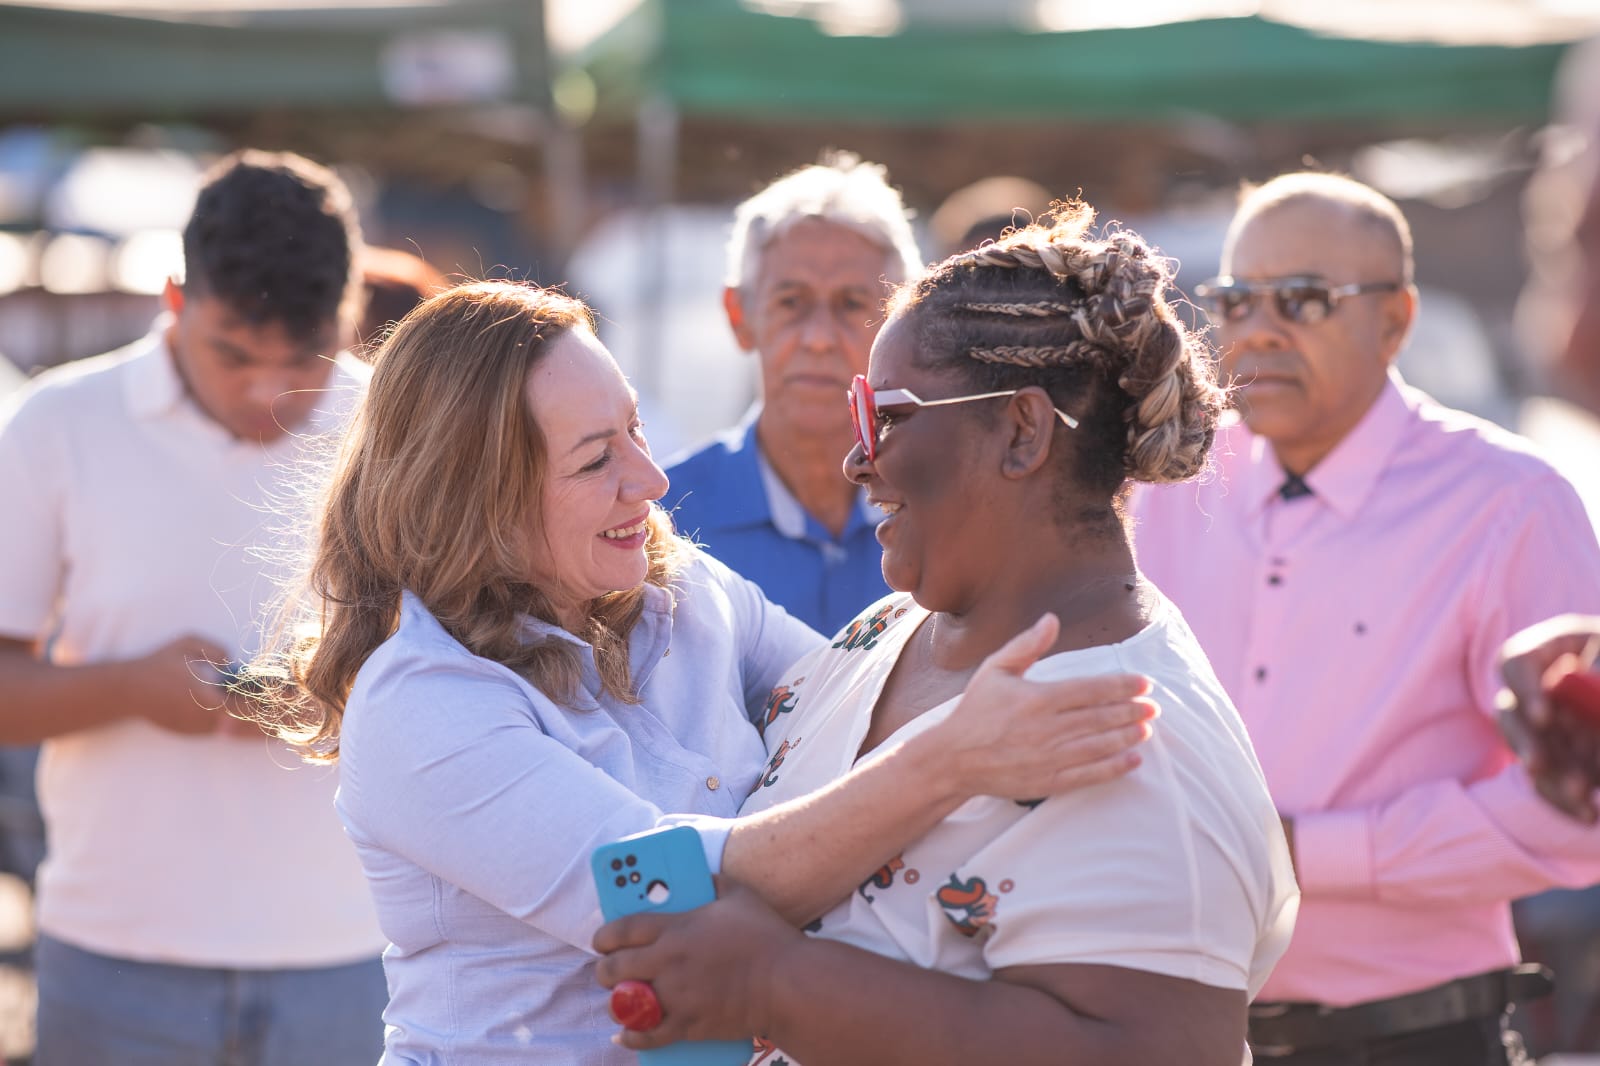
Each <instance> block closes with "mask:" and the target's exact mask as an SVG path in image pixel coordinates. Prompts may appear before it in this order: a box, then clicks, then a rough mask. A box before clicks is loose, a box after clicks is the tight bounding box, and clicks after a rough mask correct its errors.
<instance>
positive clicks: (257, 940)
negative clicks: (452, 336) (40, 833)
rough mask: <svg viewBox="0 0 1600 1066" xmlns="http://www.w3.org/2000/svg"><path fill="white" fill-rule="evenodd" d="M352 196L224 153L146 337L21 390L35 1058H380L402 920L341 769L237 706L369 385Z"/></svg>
mask: <svg viewBox="0 0 1600 1066" xmlns="http://www.w3.org/2000/svg"><path fill="white" fill-rule="evenodd" d="M359 239H360V238H359V232H358V230H357V228H356V223H355V220H354V215H353V212H352V208H351V204H350V200H349V194H348V192H347V191H346V190H345V188H344V186H343V185H342V183H340V182H339V181H338V179H337V178H336V177H335V176H334V175H333V174H332V173H331V172H329V171H327V170H325V169H324V168H322V167H319V166H316V165H315V164H312V163H310V162H308V161H306V160H303V159H300V158H298V157H294V156H287V155H284V156H276V155H267V154H264V153H244V154H242V155H238V156H234V157H230V158H229V159H228V160H226V161H224V162H223V163H222V164H220V165H219V167H218V168H217V169H216V170H214V171H213V172H212V173H211V174H210V175H209V176H208V178H207V181H206V184H205V186H204V187H203V188H202V190H201V192H200V196H199V200H198V202H197V204H196V207H195V210H194V214H193V216H192V217H191V219H190V221H189V224H188V227H187V228H186V230H185V232H184V257H185V265H186V277H185V280H184V281H183V283H182V284H181V285H179V284H177V283H175V282H174V283H169V285H168V288H167V291H166V296H165V300H166V304H167V308H168V311H169V312H170V316H169V317H167V318H165V319H163V320H162V321H160V322H158V323H157V328H156V329H155V330H154V331H153V332H152V333H151V334H150V335H149V336H147V337H145V338H144V339H143V340H141V341H137V342H135V343H134V344H132V345H129V346H128V347H127V348H124V349H122V350H121V351H118V352H113V353H111V354H109V355H105V356H100V357H97V358H95V359H92V360H87V361H85V362H82V363H79V364H73V365H68V366H65V367H62V368H59V369H57V370H55V371H52V372H49V373H46V374H44V375H42V376H40V377H39V378H38V379H37V380H36V381H34V382H33V383H31V384H30V385H29V386H28V387H26V388H24V389H23V390H22V391H21V392H20V393H19V394H17V395H16V396H14V397H12V398H11V399H10V401H8V405H7V407H6V408H5V409H4V410H3V411H0V500H4V507H5V512H6V519H5V521H4V522H0V742H4V743H13V744H20V743H30V742H36V741H41V740H42V741H43V742H44V752H43V756H42V759H41V765H40V769H39V794H40V800H41V806H42V809H43V812H44V816H45V822H46V827H47V835H48V852H47V855H46V858H45V862H44V864H43V866H42V867H41V868H40V872H39V882H38V925H39V931H40V938H39V943H38V946H37V951H36V963H37V971H38V979H39V1026H38V1049H37V1053H36V1056H35V1059H34V1061H35V1063H36V1064H37V1066H86V1064H90V1063H116V1064H118V1066H157V1064H161V1066H177V1064H183V1066H210V1064H216V1066H223V1064H228V1066H235V1064H237V1066H280V1064H282V1066H289V1064H301V1063H312V1062H315V1063H325V1064H330V1066H342V1064H346V1063H348V1064H350V1066H356V1064H361V1066H370V1064H371V1063H372V1062H373V1061H375V1060H376V1059H377V1057H378V1055H379V1053H380V1051H381V1048H382V1021H381V1012H382V1008H383V1003H384V1001H385V991H384V985H383V977H382V970H381V963H380V962H379V953H380V951H381V949H382V946H383V943H384V939H383V937H382V935H381V934H380V933H379V931H378V929H377V925H376V921H375V918H374V915H373V911H372V906H371V902H370V900H369V898H368V896H367V891H366V886H365V883H364V881H363V880H362V876H361V871H360V869H359V867H358V864H357V862H356V858H355V853H354V849H353V848H352V847H351V846H350V844H349V842H348V841H347V840H346V839H345V838H344V836H343V834H342V832H341V831H340V828H339V824H338V820H337V818H336V817H335V816H334V812H333V806H332V801H333V792H334V784H335V778H334V776H333V775H332V773H331V772H330V771H328V770H324V769H310V768H306V767H304V766H301V765H299V762H298V760H297V759H296V758H295V757H294V756H293V755H292V754H290V753H289V751H288V750H287V749H286V748H283V747H282V746H280V745H278V744H276V743H269V742H268V741H267V739H266V738H265V737H263V736H262V735H261V734H260V732H259V731H258V730H256V729H255V727H253V726H246V725H245V724H244V723H241V722H238V721H236V720H234V719H231V718H229V717H228V715H227V713H226V711H227V708H226V707H225V706H224V704H225V700H224V698H223V690H222V689H221V688H219V687H218V681H219V680H220V678H221V676H222V675H221V671H219V669H218V665H221V664H227V663H230V662H237V661H241V660H243V659H244V658H245V657H246V656H247V655H248V654H249V653H250V652H251V651H252V650H253V649H254V645H255V644H256V643H257V642H256V640H255V638H254V637H253V636H252V634H253V631H254V629H255V625H256V623H257V620H258V616H259V613H260V610H261V607H262V606H263V604H264V603H265V601H266V599H267V597H269V596H270V595H271V593H272V589H273V587H274V581H273V574H272V572H271V568H270V567H268V566H266V565H265V564H264V562H263V559H262V557H261V555H260V554H259V552H260V549H261V548H262V547H263V546H264V545H266V544H267V543H268V542H269V541H270V540H271V537H272V527H273V525H274V519H272V518H271V517H270V511H269V508H270V505H271V504H272V503H274V502H278V501H279V500H280V499H281V498H282V497H283V496H284V495H285V494H286V493H287V492H288V491H289V489H290V484H289V478H290V477H291V476H292V474H293V472H294V465H295V463H296V461H297V459H298V458H299V457H300V455H301V452H300V449H301V447H302V446H303V445H305V444H306V443H308V442H315V441H316V440H317V439H318V438H320V437H323V436H324V435H325V434H328V433H330V432H333V431H335V430H337V429H338V428H339V427H340V425H341V421H342V419H341V409H342V408H343V407H344V405H345V401H346V400H347V399H348V398H349V397H350V395H351V394H352V393H354V392H356V391H357V390H359V388H360V387H361V377H360V374H359V372H358V370H356V369H353V368H354V367H355V364H354V363H353V361H351V360H350V357H348V356H338V357H337V358H335V356H336V353H338V352H339V350H340V348H341V345H342V341H343V339H344V338H345V337H346V336H347V333H346V332H345V331H346V330H347V329H348V326H349V323H350V321H351V319H352V315H353V311H354V308H353V307H352V306H351V302H350V298H349V297H350V293H351V291H352V290H351V279H352V276H353V275H352V269H351V264H352V257H353V254H354V252H355V250H356V249H357V247H358V246H359Z"/></svg>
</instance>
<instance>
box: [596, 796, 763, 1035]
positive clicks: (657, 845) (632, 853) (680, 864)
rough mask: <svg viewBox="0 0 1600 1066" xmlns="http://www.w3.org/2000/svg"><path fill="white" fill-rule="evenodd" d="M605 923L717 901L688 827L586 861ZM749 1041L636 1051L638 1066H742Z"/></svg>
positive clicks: (631, 841) (653, 833) (613, 847)
mask: <svg viewBox="0 0 1600 1066" xmlns="http://www.w3.org/2000/svg"><path fill="white" fill-rule="evenodd" d="M589 866H590V869H592V870H593V871H594V886H595V890H596V891H597V892H598V893H599V894H600V913H601V914H602V915H604V916H605V919H606V921H608V922H609V921H614V920H616V919H618V918H621V917H622V916H623V915H625V914H638V913H639V912H640V911H659V912H662V913H667V914H677V913H681V912H683V911H690V910H694V909H695V908H696V907H702V906H704V905H705V904H707V903H710V902H711V901H712V900H714V899H716V898H717V890H716V886H715V885H714V884H712V881H711V870H710V868H709V867H707V866H706V853H705V849H704V848H703V847H702V846H701V844H700V834H699V833H698V832H696V831H695V829H694V827H693V826H687V825H675V826H670V827H668V828H666V829H652V830H649V831H648V832H644V833H636V834H634V835H633V836H628V837H623V838H622V839H621V840H618V841H615V842H614V843H611V844H602V845H601V846H600V847H598V848H595V849H594V854H593V855H591V856H590V858H589ZM753 1050H754V1045H753V1043H752V1042H751V1041H749V1040H699V1041H685V1042H683V1043H680V1044H670V1045H668V1046H667V1047H663V1048H654V1049H652V1050H650V1051H641V1052H639V1061H640V1063H642V1064H643V1066H743V1064H744V1063H746V1062H749V1061H750V1056H751V1054H752V1053H753Z"/></svg>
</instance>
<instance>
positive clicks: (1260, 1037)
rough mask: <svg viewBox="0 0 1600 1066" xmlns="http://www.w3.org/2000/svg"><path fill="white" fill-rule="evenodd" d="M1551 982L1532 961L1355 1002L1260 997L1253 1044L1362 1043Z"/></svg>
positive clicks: (1546, 987)
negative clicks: (1267, 1000) (1331, 1003)
mask: <svg viewBox="0 0 1600 1066" xmlns="http://www.w3.org/2000/svg"><path fill="white" fill-rule="evenodd" d="M1550 988H1551V981H1550V971H1549V970H1546V969H1545V968H1544V967H1542V966H1533V965H1528V966H1518V967H1517V968H1516V969H1514V970H1494V971H1491V972H1490V973H1481V974H1478V975H1477V976H1475V977H1463V978H1460V979H1459V980H1455V981H1450V982H1447V983H1445V984H1442V985H1437V986H1435V987H1433V988H1425V989H1423V990H1422V991H1420V992H1411V993H1408V994H1407V995H1404V996H1395V997H1393V998H1392V999H1377V1000H1373V1001H1371V1002H1370V1003H1357V1004H1355V1005H1354V1006H1350V1007H1328V1006H1324V1005H1323V1004H1320V1003H1254V1004H1251V1006H1250V1049H1251V1050H1252V1051H1253V1052H1254V1053H1255V1055H1256V1057H1257V1058H1269V1059H1270V1058H1278V1057H1282V1056H1284V1055H1289V1054H1293V1053H1294V1052H1296V1051H1301V1050H1304V1049H1307V1048H1319V1047H1328V1046H1330V1045H1334V1044H1360V1043H1364V1042H1366V1041H1368V1040H1375V1039H1378V1038H1380V1037H1387V1036H1398V1035H1400V1034H1402V1033H1415V1032H1419V1031H1421V1030H1424V1029H1435V1028H1438V1027H1439V1026H1441V1025H1450V1024H1452V1023H1455V1022H1462V1021H1468V1020H1470V1019H1473V1018H1491V1017H1494V1016H1495V1015H1498V1014H1500V1013H1502V1012H1503V1011H1505V1009H1506V1008H1507V1007H1509V1006H1511V1005H1512V1004H1514V1003H1522V1002H1525V1001H1527V1000H1530V999H1538V998H1539V997H1540V996H1543V995H1547V994H1549V992H1550Z"/></svg>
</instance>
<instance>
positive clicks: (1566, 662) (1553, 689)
mask: <svg viewBox="0 0 1600 1066" xmlns="http://www.w3.org/2000/svg"><path fill="white" fill-rule="evenodd" d="M1544 688H1545V695H1546V696H1548V697H1549V699H1550V702H1551V703H1553V704H1555V705H1556V706H1558V707H1562V708H1564V709H1566V710H1568V711H1570V712H1572V713H1573V714H1575V715H1577V716H1578V717H1579V718H1581V719H1583V720H1584V721H1585V722H1587V723H1588V724H1589V725H1592V726H1596V727H1600V673H1597V672H1596V671H1594V670H1593V669H1585V668H1584V666H1583V664H1582V662H1581V660H1579V658H1578V657H1577V656H1576V655H1563V656H1561V658H1559V659H1557V660H1556V661H1555V662H1553V663H1551V664H1550V669H1549V670H1548V671H1546V672H1545V675H1544Z"/></svg>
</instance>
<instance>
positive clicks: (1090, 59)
mask: <svg viewBox="0 0 1600 1066" xmlns="http://www.w3.org/2000/svg"><path fill="white" fill-rule="evenodd" d="M1562 51H1563V46H1562V45H1559V44H1538V45H1530V46H1525V47H1496V46H1460V45H1446V44H1437V43H1426V42H1394V41H1377V40H1362V39H1356V38H1351V37H1335V36H1329V35H1326V34H1319V33H1316V32H1313V31H1311V30H1308V29H1304V28H1302V27H1300V26H1295V25H1290V24H1287V23H1283V22H1274V21H1270V20H1267V19H1264V18H1259V17H1242V18H1216V19H1204V20H1199V21H1191V22H1174V23H1167V24H1164V25H1154V26H1142V27H1137V28H1130V29H1103V30H1082V31H1076V32H1054V33H1051V32H1031V31H1028V30H1024V29H1020V28H1015V27H1008V26H997V25H992V24H991V25H982V24H972V25H965V24H963V25H950V24H948V23H919V22H915V21H913V22H911V23H910V24H908V25H907V26H905V27H904V28H902V29H901V30H899V32H896V33H893V34H889V35H885V36H837V35H831V34H829V33H827V32H825V31H824V30H823V29H822V27H821V26H820V25H819V24H818V23H817V22H816V21H814V20H813V19H810V18H805V17H798V16H786V15H777V14H770V13H764V12H762V11H760V10H756V9H755V8H754V7H753V6H752V5H750V4H748V3H745V2H741V0H645V2H644V3H642V4H641V5H640V6H639V7H638V8H637V9H636V10H635V11H634V12H633V13H632V14H631V15H630V16H629V17H628V18H627V19H626V20H624V21H623V22H622V23H621V24H619V25H618V26H617V27H615V28H614V29H613V30H612V31H611V32H610V33H609V34H608V35H606V36H605V37H603V38H601V39H600V40H599V41H597V42H596V43H595V44H594V45H593V46H591V48H590V49H589V50H588V51H587V52H586V53H585V54H584V55H583V56H581V57H580V62H581V63H582V64H583V66H584V69H585V70H586V71H587V72H588V74H589V76H590V77H591V78H592V79H593V80H594V83H595V86H596V89H597V98H598V106H599V108H600V110H601V113H602V114H605V113H607V112H609V113H611V114H617V113H619V112H625V111H628V110H631V109H632V108H634V107H635V106H637V102H638V101H639V100H641V99H656V100H662V101H666V102H668V103H670V104H671V106H672V107H673V108H675V109H676V110H677V111H679V112H680V113H682V114H685V115H691V114H706V115H724V116H738V117H744V118H752V119H761V120H780V121H781V120H784V119H794V118H806V119H826V120H834V121H843V122H850V121H872V120H889V121H894V122H902V123H905V122H910V123H931V122H949V121H953V120H990V119H994V118H1006V119H1027V118H1070V119H1074V120H1080V121H1101V120H1113V121H1114V120H1123V119H1137V120H1139V121H1142V122H1148V121H1151V120H1160V119H1164V118H1174V119H1176V118H1181V117H1183V116H1186V115H1193V114H1196V113H1203V114H1207V115H1211V116H1215V117H1217V118H1222V119H1226V120H1231V121H1243V122H1248V121H1257V120H1268V119H1271V120H1285V119H1286V120H1293V121H1301V120H1304V121H1318V120H1339V119H1361V120H1367V119H1373V118H1387V117H1406V118H1417V117H1430V118H1437V119H1468V118H1471V119H1477V118H1482V117H1494V118H1497V119H1509V120H1511V121H1513V122H1518V121H1535V122H1537V121H1540V120H1542V118H1543V116H1544V114H1545V111H1546V106H1547V103H1548V97H1549V90H1550V80H1551V74H1552V72H1553V70H1554V68H1555V64H1556V62H1557V61H1558V60H1559V58H1560V56H1561V54H1562Z"/></svg>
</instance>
